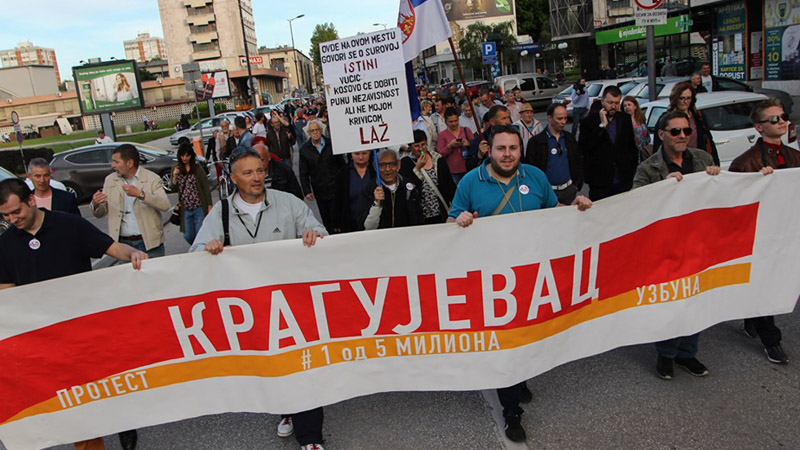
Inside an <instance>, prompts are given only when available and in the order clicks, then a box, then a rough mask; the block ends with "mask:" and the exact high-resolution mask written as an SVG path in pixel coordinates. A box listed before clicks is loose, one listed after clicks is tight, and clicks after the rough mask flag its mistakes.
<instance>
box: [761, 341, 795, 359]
mask: <svg viewBox="0 0 800 450" xmlns="http://www.w3.org/2000/svg"><path fill="white" fill-rule="evenodd" d="M764 353H766V354H767V359H768V360H769V362H771V363H775V364H787V363H788V362H789V356H787V355H786V352H784V351H783V348H781V344H778V345H772V346H770V347H764Z"/></svg>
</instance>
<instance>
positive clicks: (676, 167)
mask: <svg viewBox="0 0 800 450" xmlns="http://www.w3.org/2000/svg"><path fill="white" fill-rule="evenodd" d="M658 125H659V127H658V135H659V137H661V142H662V144H661V150H660V151H657V152H655V153H654V154H653V155H652V156H651V157H649V158H647V159H646V160H644V161H642V163H641V164H639V167H637V169H636V176H635V177H634V178H633V188H634V189H635V188H637V187H641V186H644V185H647V184H651V183H657V182H659V181H662V180H666V179H669V178H675V179H676V180H678V181H681V180H682V179H683V176H684V175H688V174H690V173H695V172H706V173H707V174H709V175H718V174H719V172H720V168H719V167H718V166H715V165H714V160H713V159H712V158H711V155H709V154H708V152H705V151H703V150H699V149H696V148H690V147H689V146H688V143H689V136H691V135H692V128H691V127H690V126H689V116H687V115H686V113H684V112H681V111H671V112H668V113H665V114H664V115H663V116H661V119H660V120H659V122H658ZM699 340H700V333H696V334H693V335H691V336H680V337H676V338H673V339H667V340H665V341H661V342H656V351H657V352H658V359H657V360H656V374H657V375H658V376H659V377H661V378H663V379H665V380H671V379H672V378H673V377H674V376H675V373H674V370H673V364H675V365H677V366H678V367H680V368H682V369H685V370H686V371H687V372H689V373H690V374H692V375H694V376H696V377H704V376H706V375H708V369H707V368H706V366H705V365H703V363H701V362H700V361H698V360H697V348H698V342H699Z"/></svg>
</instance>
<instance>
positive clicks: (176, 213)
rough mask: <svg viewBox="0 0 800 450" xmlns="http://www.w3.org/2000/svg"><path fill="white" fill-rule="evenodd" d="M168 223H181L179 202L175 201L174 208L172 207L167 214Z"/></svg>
mask: <svg viewBox="0 0 800 450" xmlns="http://www.w3.org/2000/svg"><path fill="white" fill-rule="evenodd" d="M169 223H171V224H173V225H180V224H181V204H180V203H177V204H176V205H175V207H174V208H172V214H170V216H169Z"/></svg>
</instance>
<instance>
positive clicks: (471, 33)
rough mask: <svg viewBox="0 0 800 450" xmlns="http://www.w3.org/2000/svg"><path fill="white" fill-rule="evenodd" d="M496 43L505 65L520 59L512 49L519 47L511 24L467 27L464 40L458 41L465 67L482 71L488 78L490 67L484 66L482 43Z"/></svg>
mask: <svg viewBox="0 0 800 450" xmlns="http://www.w3.org/2000/svg"><path fill="white" fill-rule="evenodd" d="M483 42H494V43H495V44H497V55H498V58H500V60H501V62H502V63H503V64H509V63H511V62H513V61H517V60H518V59H519V54H517V52H516V51H514V50H513V48H512V47H514V46H515V45H517V38H516V36H514V32H513V28H512V24H511V22H503V23H497V24H492V25H486V24H484V23H483V22H475V23H473V24H471V25H469V26H468V27H467V31H466V33H464V38H463V39H461V40H460V41H458V47H459V49H460V50H461V58H462V61H463V62H464V65H465V66H467V67H468V68H469V69H470V70H480V71H482V73H484V75H485V76H486V77H487V78H488V73H489V72H488V69H489V66H487V65H485V64H483V56H482V53H481V43H483Z"/></svg>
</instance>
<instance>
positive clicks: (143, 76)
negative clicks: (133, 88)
mask: <svg viewBox="0 0 800 450" xmlns="http://www.w3.org/2000/svg"><path fill="white" fill-rule="evenodd" d="M155 79H156V76H155V75H153V74H152V73H150V72H148V71H147V70H145V69H139V81H150V80H155Z"/></svg>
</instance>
